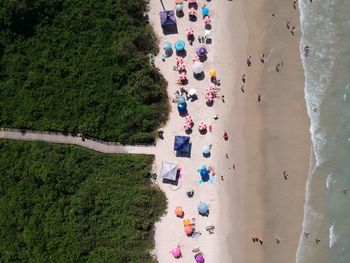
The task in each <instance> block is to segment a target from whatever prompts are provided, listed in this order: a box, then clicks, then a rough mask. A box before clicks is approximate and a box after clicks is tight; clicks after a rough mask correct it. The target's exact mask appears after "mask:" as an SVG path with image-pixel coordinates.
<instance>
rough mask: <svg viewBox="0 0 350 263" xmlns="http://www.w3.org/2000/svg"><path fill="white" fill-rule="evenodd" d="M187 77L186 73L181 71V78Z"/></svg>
mask: <svg viewBox="0 0 350 263" xmlns="http://www.w3.org/2000/svg"><path fill="white" fill-rule="evenodd" d="M186 79H187V76H186V73H185V72H181V73H180V80H186Z"/></svg>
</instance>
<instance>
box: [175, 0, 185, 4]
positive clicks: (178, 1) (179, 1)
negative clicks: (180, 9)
mask: <svg viewBox="0 0 350 263" xmlns="http://www.w3.org/2000/svg"><path fill="white" fill-rule="evenodd" d="M182 3H183V1H182V0H175V4H182Z"/></svg>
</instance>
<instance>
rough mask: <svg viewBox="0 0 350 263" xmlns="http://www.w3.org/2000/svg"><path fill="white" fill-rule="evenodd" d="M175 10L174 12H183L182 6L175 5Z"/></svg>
mask: <svg viewBox="0 0 350 263" xmlns="http://www.w3.org/2000/svg"><path fill="white" fill-rule="evenodd" d="M175 10H176V12H181V11H182V10H183V4H177V5H176V6H175Z"/></svg>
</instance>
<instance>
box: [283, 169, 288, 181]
mask: <svg viewBox="0 0 350 263" xmlns="http://www.w3.org/2000/svg"><path fill="white" fill-rule="evenodd" d="M283 177H284V180H288V174H287V171H283Z"/></svg>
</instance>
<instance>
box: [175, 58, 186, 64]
mask: <svg viewBox="0 0 350 263" xmlns="http://www.w3.org/2000/svg"><path fill="white" fill-rule="evenodd" d="M181 63H184V59H183V57H176V64H181Z"/></svg>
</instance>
